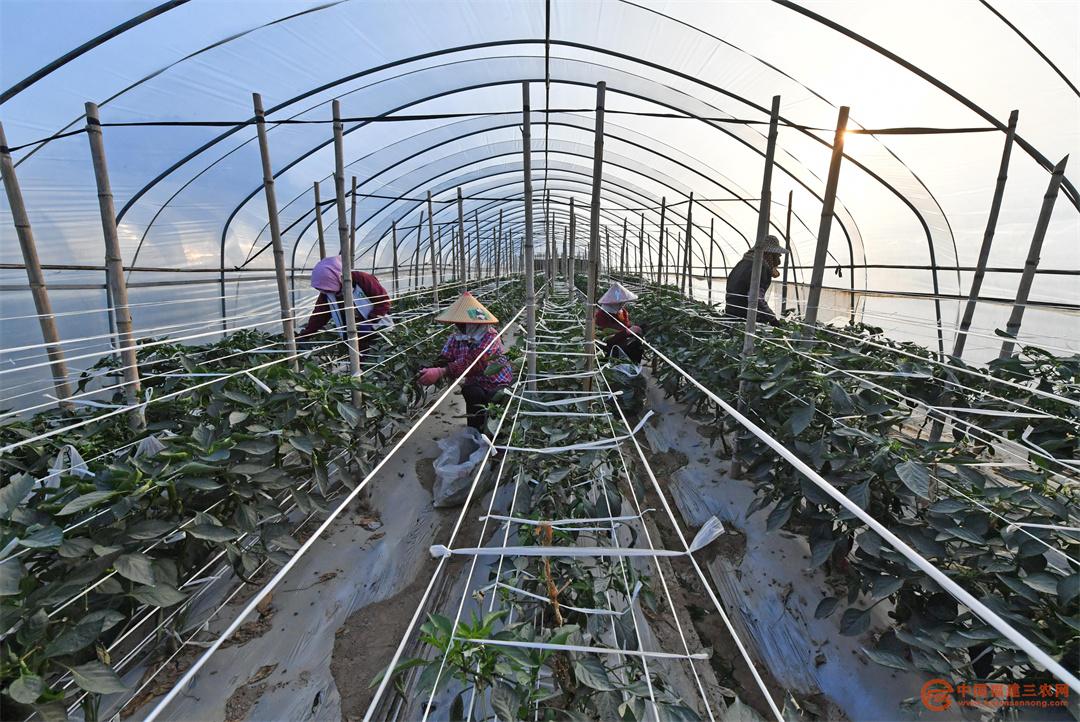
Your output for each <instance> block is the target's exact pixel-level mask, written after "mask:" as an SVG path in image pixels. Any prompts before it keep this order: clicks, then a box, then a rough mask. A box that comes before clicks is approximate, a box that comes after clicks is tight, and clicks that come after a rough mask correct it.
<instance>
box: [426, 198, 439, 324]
mask: <svg viewBox="0 0 1080 722" xmlns="http://www.w3.org/2000/svg"><path fill="white" fill-rule="evenodd" d="M434 217H435V211H434V210H432V207H431V191H428V192H427V227H428V248H430V249H431V292H432V294H434V295H433V298H434V303H435V308H438V307H439V272H438V270H437V264H438V258H437V256H436V251H435V223H434V221H433V220H432V219H433V218H434Z"/></svg>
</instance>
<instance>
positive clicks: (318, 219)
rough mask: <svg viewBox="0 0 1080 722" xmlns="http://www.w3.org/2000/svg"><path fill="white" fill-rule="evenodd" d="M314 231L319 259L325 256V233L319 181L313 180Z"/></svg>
mask: <svg viewBox="0 0 1080 722" xmlns="http://www.w3.org/2000/svg"><path fill="white" fill-rule="evenodd" d="M313 185H314V186H315V232H316V233H317V234H318V236H319V260H320V261H321V260H322V259H324V258H326V235H325V233H324V231H323V222H322V199H321V198H320V197H319V181H315V183H314V184H313Z"/></svg>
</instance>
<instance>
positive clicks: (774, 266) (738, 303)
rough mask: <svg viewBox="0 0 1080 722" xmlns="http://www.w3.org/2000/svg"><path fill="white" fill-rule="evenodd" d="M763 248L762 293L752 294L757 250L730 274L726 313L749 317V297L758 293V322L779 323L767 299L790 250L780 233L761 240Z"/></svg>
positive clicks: (747, 256)
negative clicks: (752, 275)
mask: <svg viewBox="0 0 1080 722" xmlns="http://www.w3.org/2000/svg"><path fill="white" fill-rule="evenodd" d="M761 250H762V253H763V254H764V255H763V256H762V259H761V286H760V288H759V289H758V292H757V293H756V294H752V293H750V280H751V279H750V276H751V274H752V273H753V271H754V251H753V250H750V251H747V252H746V255H744V256H743V257H742V260H741V261H739V262H738V263H736V264H735V267H734V268H732V269H731V273H729V274H728V278H727V293H726V298H725V303H724V315H725V316H730V317H731V318H742V319H745V318H746V309H747V308H748V307H749V306H750V303H749V302H748V299H750V298H755V296H756V298H755V301H756V303H757V309H758V312H757V320H758V323H767V324H769V325H770V326H775V325H777V323H778V321H777V320H776V314H775V313H773V310H772V309H771V308H769V304H768V303H766V302H765V292H766V291H768V290H769V284H771V283H772V280H773V279H774V278H778V277H779V276H780V260H781V258H782V257H783V256H784V255H785V254H787V250H786V249H785V248H784V247H783V246H782V245H780V241H779V240H777V238H776V236H766V237H765V238H764V239H763V240H762V241H761Z"/></svg>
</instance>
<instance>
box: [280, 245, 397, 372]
mask: <svg viewBox="0 0 1080 722" xmlns="http://www.w3.org/2000/svg"><path fill="white" fill-rule="evenodd" d="M311 287H312V288H314V289H315V290H316V291H318V292H319V298H318V299H317V300H316V301H315V308H314V309H313V310H312V312H311V318H310V319H308V322H307V325H306V326H304V330H302V331H301V332H300V334H299V335H298V336H297V337H296V338H297V340H303V339H305V338H309V337H311V336H314V335H315V334H316V333H318V332H319V331H321V330H322V329H323V328H324V327H325V326H326V324H327V323H328V322H329V321H330V319H331V318H332V319H333V320H334V329H335V330H336V331H337V332H338V334H339V335H342V336H344V334H345V316H344V313H343V311H344V306H343V304H344V299H343V297H342V295H341V294H342V290H341V256H340V255H338V256H327V257H326V258H324V259H322V260H321V261H319V262H318V263H316V264H315V268H313V269H311ZM352 293H353V306H354V307H355V309H356V334H357V337H358V345H359V350H360V353H364V351H366V350H367V349H368V347H369V346H370V345H371V340H372V337H373V336H374V335H375V332H376V331H378V330H379V329H382V328H389V327H390V326H392V325H393V322H392V321H391V320H390V318H389V316H387V314H388V313H390V296H389V295H388V294H387V293H386V289H385V288H383V285H382V284H381V283H379V279H378V278H377V277H375V276H373V275H372V274H370V273H365V272H364V271H353V272H352Z"/></svg>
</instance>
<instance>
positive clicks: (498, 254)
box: [495, 208, 510, 278]
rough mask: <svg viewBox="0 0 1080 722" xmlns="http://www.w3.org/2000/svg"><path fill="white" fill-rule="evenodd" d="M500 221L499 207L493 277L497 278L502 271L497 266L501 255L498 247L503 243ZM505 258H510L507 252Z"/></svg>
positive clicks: (500, 212) (501, 217)
mask: <svg viewBox="0 0 1080 722" xmlns="http://www.w3.org/2000/svg"><path fill="white" fill-rule="evenodd" d="M502 223H503V212H502V209H501V208H500V209H499V230H497V231H496V232H495V277H496V278H499V277H500V276H501V273H502V268H500V267H499V266H500V264H499V256H500V255H501V254H500V252H499V249H500V247H501V246H502V243H503V227H502ZM506 260H507V261H509V260H510V254H509V253H507V254H506Z"/></svg>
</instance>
